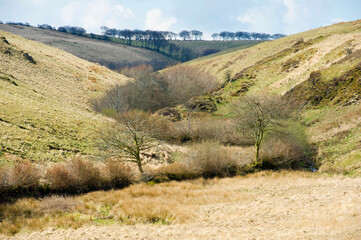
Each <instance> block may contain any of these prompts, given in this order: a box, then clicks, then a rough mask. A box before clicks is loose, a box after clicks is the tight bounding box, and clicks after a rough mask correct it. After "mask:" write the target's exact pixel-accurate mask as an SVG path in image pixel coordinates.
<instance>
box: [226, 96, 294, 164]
mask: <svg viewBox="0 0 361 240" xmlns="http://www.w3.org/2000/svg"><path fill="white" fill-rule="evenodd" d="M233 108H234V111H235V113H236V121H237V126H238V128H239V130H241V131H242V132H243V133H244V134H247V135H250V136H252V137H253V138H254V141H255V148H256V158H255V163H254V165H255V166H262V164H263V163H262V160H261V161H260V159H259V151H260V148H261V144H262V141H263V140H264V137H265V135H266V134H271V133H273V134H276V133H277V132H280V131H279V129H280V127H281V126H282V125H283V124H284V123H285V120H287V119H289V118H290V117H291V113H292V111H291V108H290V106H289V104H287V103H286V102H285V101H283V100H282V99H281V98H280V97H276V96H246V97H242V98H241V99H240V100H239V101H237V102H236V103H234V104H233Z"/></svg>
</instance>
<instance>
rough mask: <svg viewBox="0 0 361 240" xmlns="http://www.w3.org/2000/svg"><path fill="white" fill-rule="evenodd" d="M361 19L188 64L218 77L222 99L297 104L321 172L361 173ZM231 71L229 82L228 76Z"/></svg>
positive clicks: (224, 107) (222, 107) (223, 109)
mask: <svg viewBox="0 0 361 240" xmlns="http://www.w3.org/2000/svg"><path fill="white" fill-rule="evenodd" d="M360 52H361V20H358V21H354V22H347V23H339V24H334V25H331V26H327V27H322V28H318V29H314V30H311V31H308V32H303V33H299V34H295V35H292V36H288V37H285V38H282V39H279V40H274V41H270V42H264V43H261V44H259V45H257V46H254V47H251V48H247V49H244V50H239V51H234V52H231V53H228V54H223V55H220V56H215V57H212V58H210V57H205V58H201V59H197V60H194V61H191V62H189V63H186V64H190V65H192V66H196V67H198V68H200V69H202V70H203V71H207V72H209V73H211V74H213V75H214V76H215V77H217V79H218V80H219V82H220V83H222V84H221V85H220V87H219V88H218V89H216V90H215V91H214V92H213V95H214V96H217V98H218V99H219V97H220V98H221V99H223V100H222V102H221V103H220V104H218V111H217V112H216V115H225V114H227V113H228V112H229V111H230V110H229V109H228V104H227V103H228V102H230V101H232V100H233V99H237V98H238V97H239V96H242V95H248V94H278V95H282V96H284V97H285V98H287V99H290V100H291V99H292V100H297V101H298V102H299V103H300V104H301V105H302V109H301V115H302V119H303V123H304V124H305V125H306V126H307V129H308V134H309V138H310V140H311V142H312V143H313V144H314V145H315V146H316V147H317V149H318V153H317V162H318V164H319V165H320V167H321V170H322V171H325V172H328V171H331V172H341V173H346V174H357V175H360V174H361V131H360V130H361V128H360V126H361V117H360V116H361V106H360V100H361V87H360V86H361V80H360V78H361V74H360V72H361V71H360V63H361V54H360ZM227 72H229V73H231V77H230V79H229V80H228V81H227V80H225V75H226V73H227Z"/></svg>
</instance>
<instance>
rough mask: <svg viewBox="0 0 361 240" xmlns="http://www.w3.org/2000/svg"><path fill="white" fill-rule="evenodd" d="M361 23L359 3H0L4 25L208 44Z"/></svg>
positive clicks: (17, 0)
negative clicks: (183, 36)
mask: <svg viewBox="0 0 361 240" xmlns="http://www.w3.org/2000/svg"><path fill="white" fill-rule="evenodd" d="M357 19H361V1H360V0H216V1H215V0H0V20H1V21H3V22H6V21H14V22H28V23H30V24H31V25H37V24H43V23H47V24H50V25H52V26H54V27H59V26H64V25H72V26H81V27H84V28H85V29H86V30H87V31H88V32H93V33H99V32H100V29H99V27H100V26H103V25H105V26H108V27H115V28H118V29H125V28H127V29H152V30H171V31H174V32H180V31H181V30H183V29H187V30H192V29H198V30H201V31H203V32H204V35H205V36H206V38H210V35H211V34H212V33H215V32H221V31H249V32H265V33H270V34H274V33H284V34H287V35H290V34H294V33H298V32H302V31H307V30H309V29H313V28H317V27H321V26H326V25H330V24H333V23H336V22H340V21H353V20H357Z"/></svg>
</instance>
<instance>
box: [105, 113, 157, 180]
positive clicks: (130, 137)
mask: <svg viewBox="0 0 361 240" xmlns="http://www.w3.org/2000/svg"><path fill="white" fill-rule="evenodd" d="M154 130H155V121H154V119H153V118H151V117H150V116H149V114H147V113H144V112H141V111H131V112H126V113H122V114H120V115H118V116H117V118H116V122H115V123H114V124H113V125H111V126H108V127H106V128H105V129H104V131H102V132H101V138H102V145H103V147H105V148H106V149H108V150H110V151H111V152H112V153H113V155H115V156H118V157H120V158H121V159H123V160H124V161H127V162H131V163H135V164H137V166H138V170H139V173H140V175H141V177H142V178H143V177H144V170H143V159H142V153H143V152H144V151H145V150H147V149H150V148H152V147H155V146H156V145H157V141H155V140H154V139H153V138H152V135H153V134H152V133H153V132H154Z"/></svg>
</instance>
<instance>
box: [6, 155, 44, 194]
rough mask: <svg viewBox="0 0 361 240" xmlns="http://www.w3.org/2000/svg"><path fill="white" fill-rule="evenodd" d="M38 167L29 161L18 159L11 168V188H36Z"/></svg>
mask: <svg viewBox="0 0 361 240" xmlns="http://www.w3.org/2000/svg"><path fill="white" fill-rule="evenodd" d="M40 177H41V174H40V169H39V168H38V167H36V166H35V165H34V164H33V163H31V162H30V161H27V160H26V161H25V160H24V161H19V162H17V163H16V164H15V166H14V168H13V169H12V178H11V180H12V181H11V183H10V184H11V185H12V186H13V188H36V187H38V186H39V180H40Z"/></svg>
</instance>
